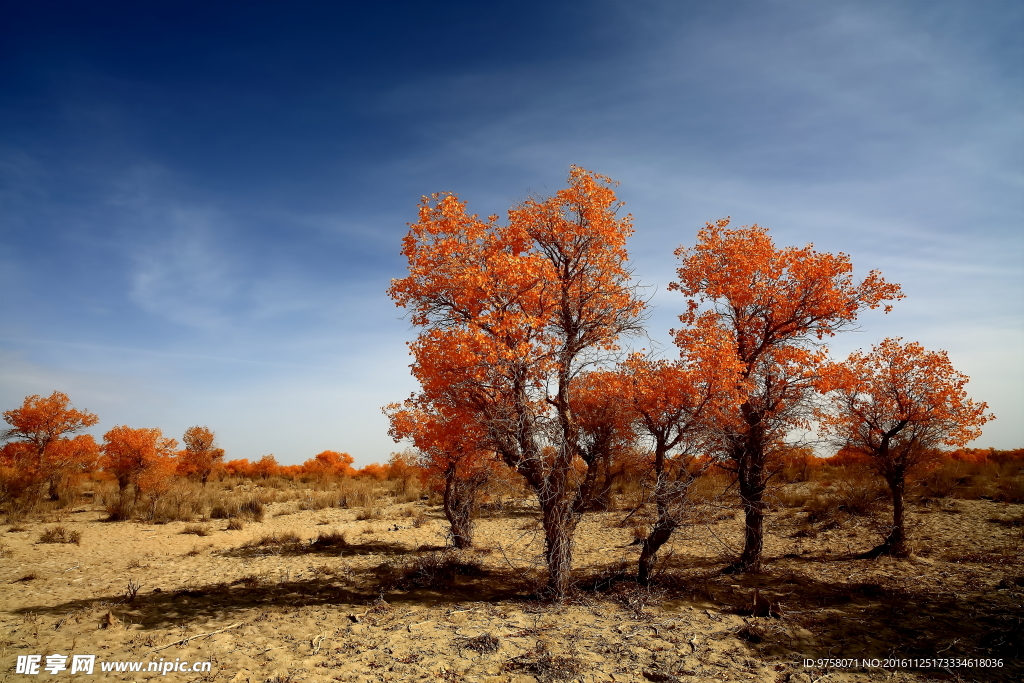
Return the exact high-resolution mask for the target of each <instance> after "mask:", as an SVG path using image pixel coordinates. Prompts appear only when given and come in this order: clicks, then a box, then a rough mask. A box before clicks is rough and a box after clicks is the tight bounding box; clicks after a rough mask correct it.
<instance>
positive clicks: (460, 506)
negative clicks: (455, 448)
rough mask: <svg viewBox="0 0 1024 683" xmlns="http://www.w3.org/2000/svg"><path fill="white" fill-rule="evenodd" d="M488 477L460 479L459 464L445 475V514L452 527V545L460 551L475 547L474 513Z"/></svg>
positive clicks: (454, 464) (474, 475)
mask: <svg viewBox="0 0 1024 683" xmlns="http://www.w3.org/2000/svg"><path fill="white" fill-rule="evenodd" d="M485 481H486V475H483V474H473V475H470V476H469V477H468V478H466V479H459V477H458V464H457V463H455V462H453V463H451V464H450V465H449V466H448V468H447V469H446V470H445V473H444V514H445V516H446V517H447V518H448V523H449V524H450V525H451V534H452V545H454V546H455V547H456V548H458V549H460V550H464V549H466V548H471V547H473V513H474V512H475V511H476V504H477V491H478V490H479V488H480V487H481V486H482V485H483V484H484V482H485Z"/></svg>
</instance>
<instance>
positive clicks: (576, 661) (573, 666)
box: [503, 642, 585, 683]
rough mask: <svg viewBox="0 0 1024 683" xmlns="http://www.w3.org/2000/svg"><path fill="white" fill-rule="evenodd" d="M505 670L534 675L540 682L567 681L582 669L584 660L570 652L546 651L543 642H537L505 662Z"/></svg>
mask: <svg viewBox="0 0 1024 683" xmlns="http://www.w3.org/2000/svg"><path fill="white" fill-rule="evenodd" d="M503 668H504V670H505V671H508V672H517V673H524V674H528V675H530V676H536V677H537V680H539V681H541V682H542V683H547V682H548V681H567V680H569V679H571V678H575V677H576V676H578V675H579V674H580V673H582V672H583V671H584V668H585V666H584V662H583V660H581V659H580V658H579V656H578V655H577V654H576V653H574V652H570V653H567V654H564V655H555V654H552V653H551V652H550V651H548V648H547V646H546V645H545V644H544V643H543V642H538V643H537V646H536V647H534V648H533V649H532V650H528V651H527V652H525V653H523V654H521V655H518V656H516V657H513V658H512V659H510V660H508V661H507V662H505V666H504V667H503Z"/></svg>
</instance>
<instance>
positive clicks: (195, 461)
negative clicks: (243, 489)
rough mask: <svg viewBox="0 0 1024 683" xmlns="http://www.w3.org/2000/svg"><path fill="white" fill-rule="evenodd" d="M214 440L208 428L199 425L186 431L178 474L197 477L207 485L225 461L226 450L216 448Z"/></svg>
mask: <svg viewBox="0 0 1024 683" xmlns="http://www.w3.org/2000/svg"><path fill="white" fill-rule="evenodd" d="M214 438H215V435H214V433H213V432H211V431H210V430H209V428H207V427H200V426H198V425H197V426H195V427H189V428H188V429H187V430H185V436H184V437H182V440H183V441H184V442H185V449H184V450H182V451H181V452H179V453H178V474H181V475H184V476H186V477H196V478H198V479H199V481H201V482H202V483H203V484H205V483H206V481H207V480H208V479H209V478H210V475H211V474H212V473H213V471H214V470H215V469H217V468H218V467H219V466H220V463H221V460H223V459H224V449H222V448H217V447H216V444H215V443H214Z"/></svg>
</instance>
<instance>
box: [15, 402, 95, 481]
mask: <svg viewBox="0 0 1024 683" xmlns="http://www.w3.org/2000/svg"><path fill="white" fill-rule="evenodd" d="M3 415H4V421H6V422H7V424H9V425H11V427H10V429H5V430H3V431H0V439H2V440H4V441H7V442H8V443H7V444H6V445H5V446H4V449H3V452H2V454H0V460H2V464H5V465H6V466H8V467H10V468H11V470H12V473H13V475H14V476H15V478H17V479H18V480H19V482H20V485H19V486H18V487H17V488H19V489H21V490H23V491H25V492H27V493H30V494H31V495H32V496H33V497H35V496H38V495H46V494H48V495H49V497H50V498H51V499H54V500H55V499H56V498H57V495H58V489H59V487H60V484H61V483H62V482H63V481H65V480H66V479H67V478H68V477H69V476H71V475H73V474H76V473H80V472H84V471H86V470H87V469H91V468H92V467H94V466H95V463H96V456H97V455H98V451H97V447H96V442H95V441H94V440H93V438H92V437H91V436H89V435H87V434H86V435H80V436H78V437H76V438H74V439H71V438H69V435H71V434H74V433H76V432H80V431H82V430H83V429H86V428H87V427H92V426H93V425H95V424H96V423H98V422H99V418H98V417H96V416H95V415H93V414H92V413H89V412H86V411H82V410H76V409H74V408H72V407H71V399H69V398H68V397H67V395H66V394H62V393H61V392H59V391H55V392H53V393H52V394H50V395H49V396H47V397H45V398H44V397H42V396H28V397H26V398H25V401H24V403H22V405H21V407H20V408H15V409H13V410H8V411H5V412H4V414H3ZM40 486H43V487H46V489H47V491H46V494H43V492H42V491H39V490H33V489H38V488H39V487H40Z"/></svg>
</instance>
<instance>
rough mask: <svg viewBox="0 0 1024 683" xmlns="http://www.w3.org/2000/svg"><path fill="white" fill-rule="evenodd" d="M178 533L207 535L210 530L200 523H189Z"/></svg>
mask: <svg viewBox="0 0 1024 683" xmlns="http://www.w3.org/2000/svg"><path fill="white" fill-rule="evenodd" d="M179 533H182V534H194V535H196V536H209V535H210V534H211V533H212V532H211V531H210V528H209V527H206V526H203V525H202V524H189V525H187V526H186V527H185V528H184V529H182V530H181V531H180V532H179Z"/></svg>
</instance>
